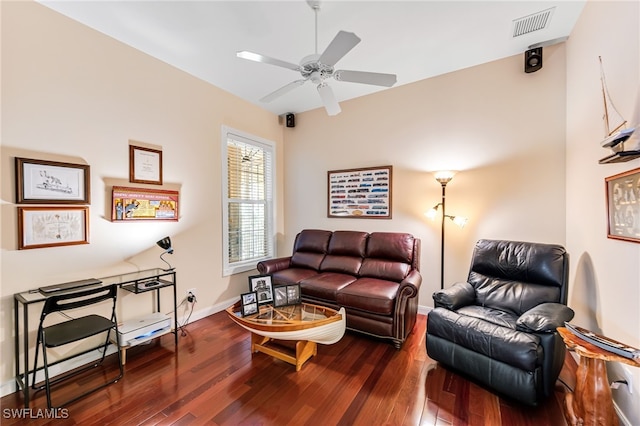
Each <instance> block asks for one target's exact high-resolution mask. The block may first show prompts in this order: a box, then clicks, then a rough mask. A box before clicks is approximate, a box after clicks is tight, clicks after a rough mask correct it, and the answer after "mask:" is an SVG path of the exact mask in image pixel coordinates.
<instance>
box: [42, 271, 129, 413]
mask: <svg viewBox="0 0 640 426" xmlns="http://www.w3.org/2000/svg"><path fill="white" fill-rule="evenodd" d="M117 294H118V286H117V284H112V285H110V286H105V287H98V288H92V289H89V290H82V291H77V292H73V293H66V294H55V295H52V296H50V297H49V298H48V299H47V300H46V301H45V303H44V307H43V308H42V314H41V315H40V325H39V326H38V339H37V342H36V355H35V361H34V370H33V381H32V382H31V387H32V388H33V389H37V390H42V389H46V392H47V407H49V408H53V407H52V404H51V386H52V385H54V384H56V383H60V382H62V381H64V380H67V379H69V378H71V377H74V376H76V375H78V374H80V373H83V372H85V371H88V370H90V369H92V368H95V367H98V366H99V365H101V364H102V362H103V361H104V359H105V355H106V353H107V346H108V345H109V337H110V335H111V330H112V329H113V330H115V334H114V337H115V338H114V339H113V340H115V342H116V345H117V346H118V349H117V353H118V364H119V366H120V374H119V375H118V376H117V377H116V378H114V379H112V380H110V381H108V382H106V383H103V384H101V385H99V386H97V387H94V388H92V389H89V390H85V391H84V392H83V393H82V394H81V395H79V396H76V397H74V398H72V399H70V400H68V401H66V402H64V403H62V404H59V405H58V406H59V407H60V406H63V405H66V404H69V403H71V402H74V401H76V400H78V399H80V398H82V397H84V396H86V395H88V394H90V393H92V392H95V391H96V390H98V389H101V388H103V387H105V386H107V385H110V384H112V383H115V382H117V381H118V380H120V379H121V378H122V376H123V372H124V370H123V367H122V357H121V354H120V343H119V340H118V320H117V318H116V297H117ZM109 299H111V300H112V306H111V317H110V318H107V317H104V316H101V315H97V314H89V315H85V316H82V317H79V318H73V319H70V320H68V321H64V322H61V323H57V324H53V325H49V326H44V325H43V323H44V321H45V319H46V318H47V316H48V315H49V314H52V313H55V312H62V311H65V313H63V315H65V316H67V317H68V315H66V311H70V310H74V309H78V308H82V307H86V306H89V305H94V304H97V303H100V302H104V301H107V300H109ZM104 332H106V334H107V336H106V339H105V342H104V345H103V344H101V345H99V346H95V347H92V348H90V349H87V350H84V351H82V352H80V353H76V354H74V355H71V356H69V357H66V358H63V359H60V360H57V361H56V362H54V363H51V364H49V362H48V360H47V348H55V347H58V346H63V345H66V344H69V343H72V342H77V341H79V340H83V339H86V338H89V337H91V336H95V335H97V334H100V333H104ZM40 345H42V359H43V363H44V365H43V367H42V369H44V377H45V380H44V385H40V386H36V372H37V371H38V370H40V369H39V368H38V367H37V366H38V353H39V349H40ZM100 348H102V357H101V358H100V359H99V360H97V361H95V362H92V363H90V364H87V365H85V366H84V367H82V368H79V369H75V370H73V371H71V372H68V373H66V374H62V375H60V376H59V377H56V378H55V379H54V380H51V379H50V378H49V367H51V366H53V365H55V364H58V363H61V362H63V361H67V360H69V359H72V358H75V357H78V356H80V355H84V354H86V353H88V352H91V351H94V350H96V349H100Z"/></svg>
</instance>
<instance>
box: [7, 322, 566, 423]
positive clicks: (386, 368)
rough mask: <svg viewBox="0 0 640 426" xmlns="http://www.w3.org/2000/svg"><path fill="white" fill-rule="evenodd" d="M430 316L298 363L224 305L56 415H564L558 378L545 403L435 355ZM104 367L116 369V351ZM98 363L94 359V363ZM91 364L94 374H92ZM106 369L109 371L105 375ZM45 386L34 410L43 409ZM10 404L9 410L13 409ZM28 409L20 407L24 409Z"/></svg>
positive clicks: (188, 418)
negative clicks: (490, 384)
mask: <svg viewBox="0 0 640 426" xmlns="http://www.w3.org/2000/svg"><path fill="white" fill-rule="evenodd" d="M425 326H426V317H425V316H423V315H420V316H419V320H418V323H417V325H416V327H415V329H414V331H413V333H412V335H411V336H410V338H409V340H408V341H407V342H406V343H405V344H404V346H403V347H402V349H401V350H399V351H398V350H396V349H395V348H394V347H393V345H391V344H390V343H386V342H383V341H380V340H376V339H372V338H368V337H366V336H362V335H360V334H356V333H350V332H347V334H346V335H345V337H344V338H343V339H342V340H341V341H340V342H338V343H336V344H334V345H329V346H324V345H318V355H317V356H315V357H313V358H311V360H309V361H308V362H307V363H306V364H305V365H304V366H303V367H302V370H301V371H300V372H298V373H296V371H295V367H293V366H291V365H289V364H286V363H284V362H282V361H279V360H276V359H273V358H271V357H269V356H267V355H265V354H260V353H258V354H254V355H252V354H251V353H250V349H249V346H250V337H249V333H248V332H247V331H245V330H244V329H242V328H241V327H239V326H237V325H236V324H234V323H233V322H232V321H231V320H230V319H229V318H227V316H226V313H224V312H221V313H218V314H215V315H212V316H210V317H207V318H204V319H201V320H199V321H196V322H194V323H192V324H189V325H188V326H187V327H186V329H187V330H186V335H185V336H180V338H179V344H178V349H177V351H174V344H173V335H166V336H162V337H161V338H160V339H157V340H156V342H155V343H152V344H149V345H144V346H141V347H136V348H133V349H131V350H129V352H128V354H127V363H126V365H125V376H124V378H123V379H122V380H121V381H119V382H118V383H116V384H113V385H110V386H108V387H106V388H104V389H102V390H100V391H98V392H96V393H93V394H91V395H89V396H88V397H86V398H83V399H81V400H79V401H77V402H75V403H73V404H71V405H69V406H68V407H67V411H63V412H59V413H58V414H59V416H58V417H66V418H57V419H46V418H40V419H35V420H33V419H32V420H30V421H29V424H41V425H45V424H55V425H74V424H77V425H94V424H95V425H109V424H113V425H139V424H140V425H155V424H162V425H198V424H206V425H323V426H325V425H367V426H369V425H509V426H512V425H535V426H544V425H549V426H559V425H565V424H566V422H565V420H564V416H563V409H562V401H563V398H564V391H565V388H564V386H563V385H561V384H560V382H558V385H557V387H556V394H555V397H553V398H550V399H549V400H548V401H546V402H545V403H544V404H543V405H541V406H540V407H537V408H531V407H525V406H522V405H519V404H518V403H515V402H512V401H509V400H507V399H504V398H500V397H497V396H495V395H494V394H492V393H490V392H489V391H487V390H485V389H483V388H482V387H479V386H477V385H475V384H473V383H471V382H469V381H468V380H465V379H463V378H461V377H460V376H459V375H457V374H455V373H452V372H450V371H448V370H447V369H445V368H443V367H442V366H440V365H438V364H437V363H436V362H434V361H433V360H431V359H430V358H429V357H428V356H427V354H426V350H425V344H424V343H425V342H424V339H425ZM111 358H112V360H110V361H111V362H110V363H109V365H108V366H106V367H105V371H103V372H102V373H101V374H98V375H97V376H102V375H104V376H105V377H106V376H107V375H108V374H112V373H113V371H115V357H114V356H111ZM94 373H95V371H94ZM94 376H95V374H94ZM573 377H575V362H574V361H573V359H572V358H570V357H567V361H566V362H565V367H564V369H563V371H562V374H561V379H562V380H563V381H564V382H565V383H567V385H569V386H571V387H573V383H574V380H573ZM100 378H101V379H102V378H103V377H100ZM93 381H94V378H87V377H80V378H78V379H73V381H72V382H71V383H68V384H64V385H60V386H59V387H58V388H56V389H55V390H54V394H53V402H54V404H55V402H56V400H57V401H60V400H61V399H60V398H67V397H69V396H70V395H73V394H74V392H78V391H79V390H80V389H82V388H83V387H84V386H86V385H87V384H89V383H93ZM0 403H1V405H2V419H1V423H2V425H7V426H9V425H17V424H20V425H23V424H26V423H27V422H26V421H25V419H19V418H11V417H12V415H13V414H16V412H12V411H11V410H10V409H12V408H16V409H19V408H22V406H23V405H22V397H21V394H19V393H14V394H11V395H8V396H5V397H4V398H2V399H1V400H0ZM45 408H46V399H45V395H44V392H38V393H37V394H36V395H35V396H34V401H33V402H32V404H31V412H30V413H29V414H31V415H32V416H38V415H40V416H46V415H47V413H46V412H45V411H42V410H39V409H45ZM12 413H13V414H12ZM24 414H25V413H24V412H23V413H22V415H24Z"/></svg>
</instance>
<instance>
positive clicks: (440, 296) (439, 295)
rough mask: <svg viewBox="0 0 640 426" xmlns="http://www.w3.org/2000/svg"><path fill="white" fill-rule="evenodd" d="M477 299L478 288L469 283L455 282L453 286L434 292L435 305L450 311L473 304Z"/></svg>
mask: <svg viewBox="0 0 640 426" xmlns="http://www.w3.org/2000/svg"><path fill="white" fill-rule="evenodd" d="M474 300H476V290H475V289H474V288H473V286H472V285H471V284H469V283H462V282H460V283H455V284H454V285H452V286H451V287H448V288H445V289H442V290H439V291H436V292H435V293H433V302H434V307H436V308H438V307H441V308H445V309H448V310H450V311H455V310H456V309H458V308H460V307H462V306H467V305H471V304H472V303H473V301H474Z"/></svg>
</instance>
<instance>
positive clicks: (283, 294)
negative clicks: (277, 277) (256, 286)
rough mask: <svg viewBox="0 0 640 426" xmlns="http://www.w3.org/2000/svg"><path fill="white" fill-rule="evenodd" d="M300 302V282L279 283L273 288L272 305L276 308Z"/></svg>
mask: <svg viewBox="0 0 640 426" xmlns="http://www.w3.org/2000/svg"><path fill="white" fill-rule="evenodd" d="M301 302H302V298H301V297H300V284H288V285H279V286H275V287H274V288H273V306H275V307H277V308H278V307H281V306H288V305H297V304H299V303H301Z"/></svg>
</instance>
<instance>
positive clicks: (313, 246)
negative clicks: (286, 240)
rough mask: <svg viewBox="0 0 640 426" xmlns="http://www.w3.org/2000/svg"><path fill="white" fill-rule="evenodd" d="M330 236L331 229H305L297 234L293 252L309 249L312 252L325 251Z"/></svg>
mask: <svg viewBox="0 0 640 426" xmlns="http://www.w3.org/2000/svg"><path fill="white" fill-rule="evenodd" d="M330 238H331V231H323V230H320V229H305V230H304V231H300V233H299V234H298V235H297V237H296V241H295V243H294V245H293V252H294V253H295V252H298V251H310V252H314V253H326V252H327V248H328V247H329V239H330Z"/></svg>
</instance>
